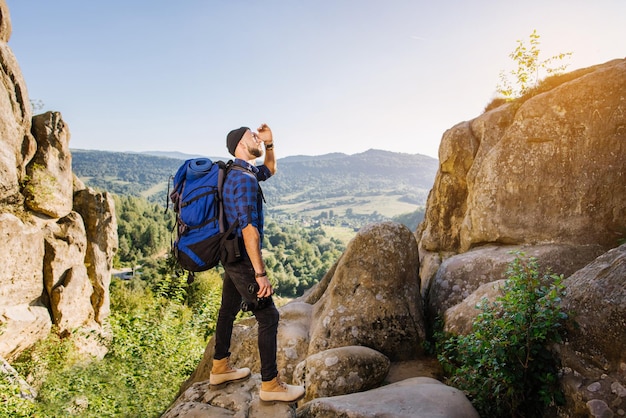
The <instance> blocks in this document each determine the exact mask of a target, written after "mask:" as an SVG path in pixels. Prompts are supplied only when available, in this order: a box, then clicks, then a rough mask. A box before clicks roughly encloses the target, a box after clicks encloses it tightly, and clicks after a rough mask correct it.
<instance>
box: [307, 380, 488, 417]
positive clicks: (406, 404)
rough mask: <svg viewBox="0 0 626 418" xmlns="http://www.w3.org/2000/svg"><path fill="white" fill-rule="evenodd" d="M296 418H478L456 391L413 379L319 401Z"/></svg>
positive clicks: (310, 405) (463, 396)
mask: <svg viewBox="0 0 626 418" xmlns="http://www.w3.org/2000/svg"><path fill="white" fill-rule="evenodd" d="M297 416H298V418H372V417H394V418H405V417H406V418H478V413H477V412H476V410H475V409H474V407H473V406H472V404H471V403H470V401H469V400H468V399H467V398H466V397H465V395H464V394H463V392H461V391H460V390H458V389H455V388H452V387H450V386H446V385H444V384H443V383H441V382H439V381H437V380H435V379H431V378H428V377H416V378H413V379H407V380H403V381H402V382H398V383H393V384H391V385H388V386H383V387H381V388H378V389H372V390H370V391H367V392H360V393H354V394H351V395H342V396H334V397H330V398H318V399H314V400H312V401H311V402H308V403H306V404H305V405H303V406H302V407H300V408H298V414H297Z"/></svg>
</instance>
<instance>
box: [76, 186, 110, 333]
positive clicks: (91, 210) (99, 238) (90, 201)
mask: <svg viewBox="0 0 626 418" xmlns="http://www.w3.org/2000/svg"><path fill="white" fill-rule="evenodd" d="M74 210H75V211H76V212H78V213H79V214H80V215H81V217H82V219H83V222H84V224H85V234H86V237H87V248H86V252H85V263H84V264H85V266H86V267H87V274H88V275H89V278H90V279H91V284H92V286H93V294H92V295H91V304H92V305H93V309H94V312H95V320H96V322H98V323H99V324H103V323H104V320H105V319H106V318H107V317H108V316H109V313H110V309H109V305H110V298H109V285H110V284H111V269H112V267H113V257H114V256H115V253H116V252H117V248H118V237H117V219H116V217H115V202H114V201H113V196H112V195H111V194H110V193H107V192H103V193H101V192H96V191H94V190H93V189H91V188H86V189H83V190H79V191H77V192H76V193H74Z"/></svg>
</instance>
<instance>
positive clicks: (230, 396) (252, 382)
mask: <svg viewBox="0 0 626 418" xmlns="http://www.w3.org/2000/svg"><path fill="white" fill-rule="evenodd" d="M260 387H261V375H260V374H253V375H252V376H251V377H250V378H249V379H248V380H245V381H243V382H234V383H229V384H227V385H225V386H224V387H222V388H219V389H214V388H211V387H210V385H209V382H208V380H207V381H203V382H196V383H194V384H193V385H191V386H190V387H189V388H188V389H187V390H186V391H185V392H184V393H183V394H182V395H181V396H180V397H179V398H178V399H177V400H176V402H175V403H174V404H173V405H172V406H170V408H168V410H167V411H165V413H164V414H163V415H161V418H196V417H197V418H200V417H237V418H276V417H281V418H282V417H285V418H289V417H295V416H296V411H295V405H291V404H286V403H282V402H263V401H261V400H260V399H259V388H260Z"/></svg>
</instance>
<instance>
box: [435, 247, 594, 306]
mask: <svg viewBox="0 0 626 418" xmlns="http://www.w3.org/2000/svg"><path fill="white" fill-rule="evenodd" d="M603 252H604V250H603V248H602V247H601V246H599V245H576V246H575V245H563V244H545V245H536V246H517V245H510V246H509V245H504V246H499V245H487V246H483V247H479V248H476V249H474V250H471V251H468V252H466V253H463V254H458V255H455V256H453V257H450V258H448V259H446V260H445V261H444V262H443V263H442V264H441V267H440V268H439V270H438V271H437V274H436V275H435V277H434V279H433V280H432V281H431V285H430V288H429V291H428V299H427V312H428V315H429V317H430V318H437V317H442V316H443V314H444V313H445V312H446V310H448V309H449V308H451V307H453V306H455V305H456V304H458V303H461V302H462V301H463V300H465V299H466V298H467V297H469V296H470V295H471V294H472V293H473V292H474V291H475V290H476V289H478V288H479V287H480V286H481V285H484V284H486V283H490V282H495V281H497V280H500V279H504V278H505V276H506V272H507V270H508V268H509V264H510V263H511V261H513V259H514V258H515V257H516V254H517V253H523V254H525V255H526V256H528V257H535V258H536V259H537V262H538V264H539V266H540V267H541V268H542V269H544V270H545V271H550V272H552V273H554V274H558V275H561V274H562V275H563V276H564V277H568V276H569V275H570V274H572V273H574V272H575V271H577V270H579V269H581V268H582V267H584V266H585V265H586V264H587V263H589V262H591V261H592V260H594V259H595V258H596V257H597V256H599V255H600V254H602V253H603Z"/></svg>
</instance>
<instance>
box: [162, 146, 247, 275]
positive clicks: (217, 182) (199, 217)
mask: <svg viewBox="0 0 626 418" xmlns="http://www.w3.org/2000/svg"><path fill="white" fill-rule="evenodd" d="M231 167H232V161H229V162H228V163H225V162H223V161H215V162H213V161H211V160H210V159H208V158H194V159H190V160H187V161H185V162H184V163H183V165H181V166H180V168H179V169H178V171H177V172H176V174H175V175H174V190H173V191H172V192H171V193H169V197H170V200H171V202H172V204H173V207H174V211H175V212H176V232H177V233H176V239H175V240H174V242H173V243H172V253H173V255H174V257H175V259H176V261H177V262H178V264H179V265H180V266H181V267H182V268H183V269H185V270H188V271H190V272H199V271H205V270H208V269H210V268H213V267H215V266H217V265H218V263H219V262H220V260H221V259H222V257H224V254H223V248H224V242H225V240H226V239H227V238H228V237H229V236H230V235H231V234H232V232H233V230H234V228H235V227H236V225H237V222H235V223H234V224H233V225H230V227H229V228H228V229H226V219H225V216H224V207H223V201H222V186H223V184H224V179H225V178H226V175H227V173H228V171H229V170H230V169H231Z"/></svg>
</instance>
